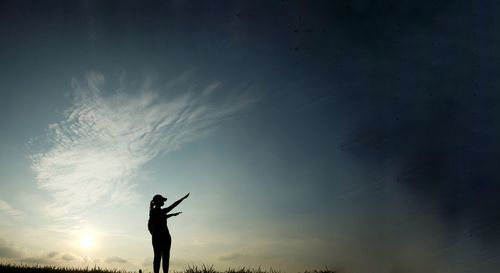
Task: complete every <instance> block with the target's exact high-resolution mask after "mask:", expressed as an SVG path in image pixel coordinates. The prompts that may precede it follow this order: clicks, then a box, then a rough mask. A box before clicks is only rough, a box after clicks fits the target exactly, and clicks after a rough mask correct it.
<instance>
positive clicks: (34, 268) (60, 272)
mask: <svg viewBox="0 0 500 273" xmlns="http://www.w3.org/2000/svg"><path fill="white" fill-rule="evenodd" d="M0 272H2V273H132V272H133V271H124V270H116V269H105V268H100V267H85V268H73V267H61V266H48V265H17V264H0ZM147 272H149V271H143V273H147ZM160 272H162V271H160ZM134 273H137V271H135V272H134ZM173 273H282V272H281V271H279V270H274V269H272V268H271V269H270V270H269V271H265V270H262V269H261V268H260V267H259V268H257V269H254V268H246V267H241V268H229V269H227V270H225V271H217V270H215V269H214V267H213V266H207V265H202V266H200V267H198V266H188V267H187V268H186V269H185V270H184V271H174V272H173ZM304 273H337V272H336V271H333V270H330V269H328V268H325V269H321V270H312V271H305V272H304Z"/></svg>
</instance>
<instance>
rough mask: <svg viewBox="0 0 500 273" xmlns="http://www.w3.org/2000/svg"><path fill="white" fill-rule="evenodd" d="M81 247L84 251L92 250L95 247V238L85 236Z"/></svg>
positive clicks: (89, 235) (81, 240)
mask: <svg viewBox="0 0 500 273" xmlns="http://www.w3.org/2000/svg"><path fill="white" fill-rule="evenodd" d="M80 246H81V247H82V248H84V249H91V248H92V247H93V246H94V236H92V235H91V234H84V235H83V236H82V238H80Z"/></svg>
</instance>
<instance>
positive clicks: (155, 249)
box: [153, 240, 161, 273]
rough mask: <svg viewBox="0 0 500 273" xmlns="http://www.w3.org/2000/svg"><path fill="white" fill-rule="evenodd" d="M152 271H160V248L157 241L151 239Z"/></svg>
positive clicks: (155, 272) (157, 272)
mask: <svg viewBox="0 0 500 273" xmlns="http://www.w3.org/2000/svg"><path fill="white" fill-rule="evenodd" d="M153 252H154V255H155V256H154V258H153V271H154V273H160V260H161V248H160V247H159V246H158V242H156V241H155V240H153Z"/></svg>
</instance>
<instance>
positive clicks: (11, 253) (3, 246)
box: [0, 238, 24, 258]
mask: <svg viewBox="0 0 500 273" xmlns="http://www.w3.org/2000/svg"><path fill="white" fill-rule="evenodd" d="M23 255H24V252H23V251H22V250H21V249H19V248H17V247H16V246H14V245H12V244H9V243H7V241H6V240H4V239H2V238H0V257H3V258H20V257H22V256H23Z"/></svg>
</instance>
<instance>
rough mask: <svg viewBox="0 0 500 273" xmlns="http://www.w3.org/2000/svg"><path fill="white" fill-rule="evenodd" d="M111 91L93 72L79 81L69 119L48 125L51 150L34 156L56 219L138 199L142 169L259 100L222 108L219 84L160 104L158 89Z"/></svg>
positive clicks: (231, 103) (243, 100)
mask: <svg viewBox="0 0 500 273" xmlns="http://www.w3.org/2000/svg"><path fill="white" fill-rule="evenodd" d="M105 85H106V84H105V79H104V77H103V76H102V75H101V74H99V73H90V74H88V75H87V77H86V80H85V81H84V82H83V83H81V82H79V81H76V80H74V81H73V86H74V88H75V94H76V95H75V99H74V102H73V105H72V106H71V107H69V109H67V110H66V111H65V112H64V119H63V120H62V121H60V122H58V123H54V124H50V125H49V128H48V131H47V135H46V139H45V140H46V141H47V143H48V148H45V149H44V150H42V151H41V152H40V151H38V152H31V155H30V157H31V160H32V169H33V170H34V172H35V174H36V179H37V182H38V186H39V188H41V189H44V190H47V191H48V192H50V193H51V194H52V195H53V197H54V200H55V201H54V203H53V204H51V205H50V206H49V208H48V210H49V212H50V213H51V214H52V215H55V216H60V217H64V216H69V215H70V212H71V215H75V214H76V215H77V214H78V213H79V212H81V211H83V210H84V209H85V208H88V207H89V206H91V205H94V204H109V203H110V202H130V201H132V200H135V199H136V198H137V197H138V196H139V193H138V192H137V191H136V190H135V188H136V186H137V184H136V182H134V181H133V178H134V176H135V175H137V173H138V172H139V171H140V168H141V166H143V165H144V164H145V163H147V162H149V161H150V160H152V159H153V158H155V157H156V156H158V155H162V154H165V153H168V152H171V151H175V150H177V149H179V148H181V147H182V146H183V145H185V144H186V143H189V142H192V141H195V140H199V139H200V138H203V137H205V136H207V135H208V134H209V133H211V132H212V131H213V129H214V128H215V126H216V125H217V124H218V123H219V122H220V121H221V120H223V119H226V118H228V117H230V116H232V115H233V114H235V113H236V112H238V111H240V110H242V109H244V108H245V107H247V106H248V105H249V104H250V103H251V102H252V100H251V99H248V98H243V97H232V99H230V100H224V101H223V102H220V100H219V102H218V103H216V102H215V101H216V100H214V99H213V97H212V96H213V93H214V92H215V91H216V90H218V89H220V84H219V83H213V84H207V85H205V86H201V87H200V86H199V85H198V86H191V87H190V88H188V89H190V90H189V92H188V91H186V92H182V90H180V91H179V90H176V91H177V93H180V94H181V95H178V96H176V97H174V98H171V99H169V100H165V99H163V98H160V96H159V95H158V93H157V92H155V91H153V90H152V88H151V84H144V85H143V86H142V87H140V88H138V90H135V92H124V91H122V90H124V89H127V87H126V86H125V87H124V86H120V87H119V88H117V90H112V92H110V91H109V90H103V89H104V86H105ZM169 86H175V83H174V84H170V85H169ZM128 89H130V88H128ZM32 146H33V149H37V147H36V145H35V144H32Z"/></svg>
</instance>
